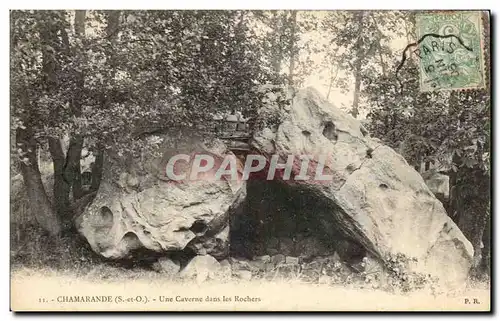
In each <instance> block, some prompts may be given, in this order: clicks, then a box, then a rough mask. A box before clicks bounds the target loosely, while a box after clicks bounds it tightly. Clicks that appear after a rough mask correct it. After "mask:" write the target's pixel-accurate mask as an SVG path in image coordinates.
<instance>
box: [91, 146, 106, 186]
mask: <svg viewBox="0 0 500 321" xmlns="http://www.w3.org/2000/svg"><path fill="white" fill-rule="evenodd" d="M103 166H104V147H102V146H100V147H99V148H98V150H97V152H96V153H95V162H94V165H93V166H92V183H91V186H90V192H96V191H97V190H98V189H99V186H100V184H101V180H102V174H103Z"/></svg>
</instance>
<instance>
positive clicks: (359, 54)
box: [351, 12, 365, 118]
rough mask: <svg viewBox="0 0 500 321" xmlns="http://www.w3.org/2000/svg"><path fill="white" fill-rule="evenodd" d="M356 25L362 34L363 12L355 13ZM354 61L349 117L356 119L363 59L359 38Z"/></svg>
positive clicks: (359, 38) (361, 43)
mask: <svg viewBox="0 0 500 321" xmlns="http://www.w3.org/2000/svg"><path fill="white" fill-rule="evenodd" d="M356 15H357V19H356V20H357V23H358V25H359V29H358V32H359V34H360V35H362V34H363V12H357V13H356ZM356 51H357V55H356V61H355V63H354V97H353V102H352V110H351V115H352V116H353V117H354V118H357V117H358V115H359V96H360V92H361V67H362V63H363V59H364V55H365V53H364V50H363V42H362V40H361V37H360V36H359V37H358V40H357V41H356Z"/></svg>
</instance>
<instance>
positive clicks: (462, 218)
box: [451, 167, 490, 272]
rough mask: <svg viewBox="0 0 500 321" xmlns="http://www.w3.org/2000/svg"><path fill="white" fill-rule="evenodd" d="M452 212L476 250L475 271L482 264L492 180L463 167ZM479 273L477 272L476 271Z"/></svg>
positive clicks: (483, 174) (478, 172) (455, 191)
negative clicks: (482, 246)
mask: <svg viewBox="0 0 500 321" xmlns="http://www.w3.org/2000/svg"><path fill="white" fill-rule="evenodd" d="M453 194H454V195H453V197H454V201H453V203H452V204H453V208H452V209H451V211H453V213H455V215H456V217H455V221H456V223H457V225H458V227H459V228H460V230H461V231H462V232H463V233H464V235H465V237H466V238H467V239H468V240H469V241H470V242H471V243H472V246H473V248H474V260H473V270H477V268H478V267H479V265H480V264H481V252H482V249H481V244H482V240H483V233H484V231H485V229H486V227H487V223H488V221H489V214H490V212H489V204H490V198H489V195H490V180H489V177H488V175H486V174H485V173H483V171H482V170H479V169H470V168H465V167H462V168H460V169H459V172H458V173H457V184H456V185H455V188H454V193H453ZM476 272H477V271H476Z"/></svg>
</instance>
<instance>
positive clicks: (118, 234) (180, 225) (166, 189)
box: [75, 144, 246, 259]
mask: <svg viewBox="0 0 500 321" xmlns="http://www.w3.org/2000/svg"><path fill="white" fill-rule="evenodd" d="M214 146H215V147H213V148H208V147H206V146H205V145H201V147H199V150H201V152H204V153H211V154H212V155H214V157H215V158H216V159H220V158H222V157H223V156H224V155H226V154H229V153H231V152H229V151H227V150H225V149H224V146H223V145H221V144H219V145H217V144H214ZM221 146H222V147H221ZM175 153H176V152H172V151H167V152H165V155H167V156H168V155H173V154H175ZM165 155H164V157H163V160H165V159H166V160H167V161H168V159H169V157H167V156H165ZM192 159H193V158H191V160H192ZM136 163H137V164H134V165H136V167H137V168H139V167H140V166H143V164H144V163H146V164H151V163H153V164H158V163H160V164H161V160H156V159H155V160H152V161H150V162H145V161H141V160H137V162H136ZM179 163H181V164H182V163H183V162H179ZM179 163H178V164H179ZM165 165H166V162H164V163H163V165H156V166H157V167H156V171H155V170H149V171H148V170H144V173H143V172H141V175H138V174H132V173H134V172H135V173H137V172H138V171H139V170H136V171H127V172H125V173H124V172H122V173H121V174H120V173H117V174H114V175H111V174H110V173H114V172H113V171H111V170H109V171H106V173H108V176H106V177H105V178H103V181H102V182H101V185H100V188H99V191H98V193H97V195H96V197H95V199H94V201H93V202H92V204H91V205H90V206H88V207H87V208H86V210H85V212H84V213H83V214H82V215H81V216H80V217H78V218H77V219H76V220H75V224H76V226H77V228H78V230H79V232H80V233H81V234H82V235H83V236H84V237H85V238H86V239H87V241H88V243H89V244H90V246H91V247H92V249H93V250H94V251H95V252H96V253H98V254H100V255H102V256H104V257H106V258H111V259H119V258H127V257H129V256H130V255H132V254H133V253H134V252H137V251H141V250H146V251H142V253H146V252H147V251H153V252H157V253H166V254H167V255H168V253H169V252H172V251H181V250H184V249H186V248H189V249H191V250H192V251H194V253H196V254H201V255H207V254H210V255H212V256H214V257H217V258H223V257H225V256H227V255H228V253H229V217H230V216H231V213H232V212H233V211H235V210H236V209H237V208H238V207H239V205H240V204H241V203H242V201H243V200H244V199H245V195H246V189H245V184H244V182H243V181H241V180H238V181H236V180H235V181H229V180H215V179H209V178H207V176H209V175H211V174H213V173H211V172H209V173H204V174H206V175H207V176H205V177H204V179H198V180H192V181H170V180H168V178H166V177H164V176H162V175H164V173H165V170H164V169H165ZM136 167H132V168H133V169H135V168H136ZM162 168H163V169H162ZM131 176H133V177H131Z"/></svg>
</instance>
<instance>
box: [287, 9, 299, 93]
mask: <svg viewBox="0 0 500 321" xmlns="http://www.w3.org/2000/svg"><path fill="white" fill-rule="evenodd" d="M289 21H290V22H289V23H290V45H289V48H288V50H289V52H290V69H289V72H288V83H289V85H290V86H292V87H293V86H294V75H295V60H296V59H297V53H296V50H297V49H296V47H297V45H296V43H295V42H296V41H295V33H296V28H297V10H292V13H291V15H290V20H289Z"/></svg>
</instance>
